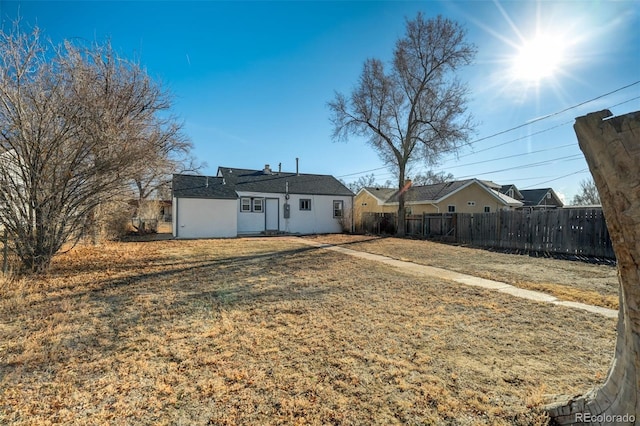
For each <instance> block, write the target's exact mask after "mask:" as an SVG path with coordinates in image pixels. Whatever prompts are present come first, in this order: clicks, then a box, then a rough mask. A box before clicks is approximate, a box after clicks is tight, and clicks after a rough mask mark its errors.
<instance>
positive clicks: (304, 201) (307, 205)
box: [300, 198, 311, 210]
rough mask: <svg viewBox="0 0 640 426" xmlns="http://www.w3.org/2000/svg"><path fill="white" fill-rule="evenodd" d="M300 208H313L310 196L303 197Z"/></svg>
mask: <svg viewBox="0 0 640 426" xmlns="http://www.w3.org/2000/svg"><path fill="white" fill-rule="evenodd" d="M300 210H311V200H310V199H308V198H303V199H301V200H300Z"/></svg>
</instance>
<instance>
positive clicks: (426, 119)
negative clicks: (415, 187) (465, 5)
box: [328, 13, 476, 235]
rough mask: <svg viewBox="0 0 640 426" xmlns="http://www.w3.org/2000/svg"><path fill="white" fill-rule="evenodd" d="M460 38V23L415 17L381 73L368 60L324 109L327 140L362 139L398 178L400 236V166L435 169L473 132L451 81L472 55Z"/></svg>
mask: <svg viewBox="0 0 640 426" xmlns="http://www.w3.org/2000/svg"><path fill="white" fill-rule="evenodd" d="M465 38H466V30H465V29H464V28H463V27H462V26H461V25H460V24H458V23H456V22H454V21H452V20H449V19H446V18H443V17H442V16H438V17H436V18H433V19H428V20H425V18H424V16H423V15H422V14H421V13H419V14H418V15H417V16H416V18H415V19H413V20H407V22H406V33H405V35H404V36H403V37H402V38H400V39H399V40H398V41H397V42H396V45H395V49H394V51H393V59H392V61H391V63H390V64H389V65H388V67H385V64H384V63H383V62H382V61H381V60H379V59H367V60H366V61H365V63H364V67H363V70H362V74H361V75H360V80H359V82H358V84H357V86H356V87H355V89H354V90H353V92H352V93H351V95H350V96H348V97H347V96H345V95H344V94H342V93H336V95H335V99H334V100H333V101H331V102H329V104H328V105H329V109H330V111H331V122H332V124H333V129H334V130H333V138H334V140H344V139H347V138H348V137H349V136H364V137H366V138H367V141H368V143H369V144H370V145H371V146H372V147H373V148H374V149H375V150H376V151H377V153H378V155H379V156H380V158H381V159H382V160H383V161H384V162H385V164H387V165H388V166H389V168H390V169H391V170H392V171H393V172H394V173H396V174H397V178H398V180H397V182H398V189H400V190H401V192H400V196H399V203H398V234H399V235H404V232H405V207H404V191H403V188H405V175H406V172H407V168H408V167H409V166H410V165H411V163H412V162H414V161H424V162H425V163H426V164H429V165H433V164H435V163H436V162H437V161H438V159H439V158H440V156H441V155H442V154H443V153H445V152H452V151H455V150H456V149H457V148H459V147H460V145H461V144H462V143H463V142H465V141H467V140H468V138H469V136H470V133H471V132H472V130H473V124H472V119H471V115H470V114H467V111H466V110H467V107H466V104H467V96H468V88H467V87H466V85H464V84H462V83H461V82H460V81H459V79H458V78H457V77H456V75H455V72H456V71H458V70H459V68H460V67H461V66H464V65H468V64H470V63H471V61H472V60H473V58H474V57H475V54H476V47H475V46H474V45H472V44H470V43H468V42H467V41H466V39H465Z"/></svg>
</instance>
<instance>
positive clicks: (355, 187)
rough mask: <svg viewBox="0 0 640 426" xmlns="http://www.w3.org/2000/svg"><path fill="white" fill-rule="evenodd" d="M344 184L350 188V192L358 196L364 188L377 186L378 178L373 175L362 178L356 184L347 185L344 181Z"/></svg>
mask: <svg viewBox="0 0 640 426" xmlns="http://www.w3.org/2000/svg"><path fill="white" fill-rule="evenodd" d="M342 183H343V184H344V185H345V186H346V187H347V188H349V190H351V192H353V193H354V194H356V193H357V192H358V191H360V190H361V189H362V188H366V187H370V186H376V176H375V175H374V174H373V173H371V174H370V175H365V176H360V177H359V178H358V180H356V181H354V182H351V183H345V182H344V181H343V182H342Z"/></svg>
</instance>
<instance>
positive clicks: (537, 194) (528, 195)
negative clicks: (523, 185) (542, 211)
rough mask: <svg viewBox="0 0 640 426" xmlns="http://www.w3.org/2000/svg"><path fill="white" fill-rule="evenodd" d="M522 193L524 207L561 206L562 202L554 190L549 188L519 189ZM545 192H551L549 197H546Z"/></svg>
mask: <svg viewBox="0 0 640 426" xmlns="http://www.w3.org/2000/svg"><path fill="white" fill-rule="evenodd" d="M520 193H521V194H522V197H523V200H522V202H523V203H524V205H525V207H527V206H543V205H546V206H558V207H562V205H563V203H562V201H561V200H560V197H558V196H557V195H556V193H555V191H554V190H553V189H551V188H540V189H522V190H520ZM547 194H551V195H550V197H551V198H547Z"/></svg>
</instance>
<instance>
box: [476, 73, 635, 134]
mask: <svg viewBox="0 0 640 426" xmlns="http://www.w3.org/2000/svg"><path fill="white" fill-rule="evenodd" d="M639 83H640V80H638V81H634V82H633V83H630V84H627V85H626V86H622V87H620V88H618V89H615V90H612V91H610V92H607V93H605V94H602V95H599V96H596V97H595V98H592V99H589V100H587V101H583V102H580V103H578V104H575V105H572V106H570V107H567V108H565V109H563V110H560V111H556V112H552V113H551V114H547V115H543V116H542V117H538V118H534V119H533V120H529V121H527V122H526V123H523V124H520V125H518V126H514V127H511V128H509V129H507V130H503V131H501V132H498V133H494V134H492V135H489V136H485V137H483V138H480V139H476V140H475V141H472V142H469V143H468V144H467V145H473V144H476V143H478V142H481V141H484V140H487V139H491V138H494V137H496V136H500V135H503V134H505V133H509V132H512V131H514V130H517V129H521V128H522V127H525V126H530V125H531V124H533V123H537V122H538V121H542V120H546V119H548V118H551V117H555V116H556V115H560V114H563V113H565V112H567V111H570V110H572V109H575V108H578V107H581V106H583V105H586V104H588V103H591V102H593V101H597V100H598V99H602V98H604V97H605V96H609V95H613V94H614V93H617V92H620V91H621V90H624V89H628V88H629V87H632V86H635V85H636V84H639Z"/></svg>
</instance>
